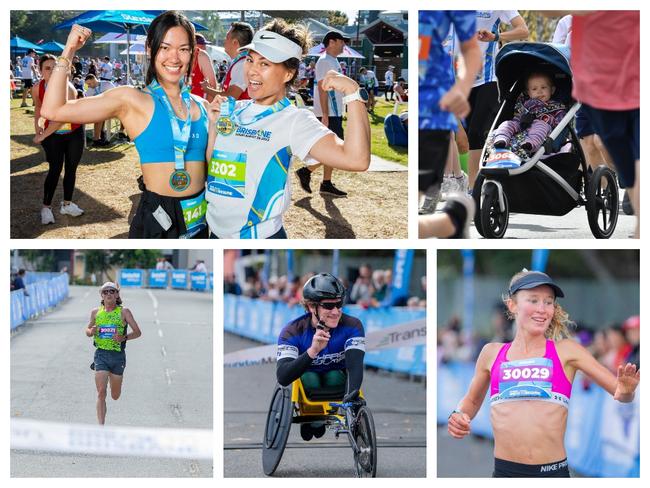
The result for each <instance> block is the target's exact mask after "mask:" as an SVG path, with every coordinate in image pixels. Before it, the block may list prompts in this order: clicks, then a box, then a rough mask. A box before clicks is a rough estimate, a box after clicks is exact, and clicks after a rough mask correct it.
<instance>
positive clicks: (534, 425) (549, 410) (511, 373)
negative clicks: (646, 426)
mask: <svg viewBox="0 0 650 488" xmlns="http://www.w3.org/2000/svg"><path fill="white" fill-rule="evenodd" d="M563 296H564V293H563V292H562V290H561V289H560V287H559V286H558V285H556V284H555V283H554V282H553V280H552V279H551V278H550V277H549V276H548V275H547V274H545V273H540V272H537V271H526V270H524V271H522V272H520V273H517V274H516V275H515V276H513V277H512V279H511V280H510V287H509V292H508V295H507V297H505V299H504V301H505V303H506V306H507V307H508V312H509V314H510V315H511V316H512V317H513V318H514V320H515V324H516V334H515V338H514V340H513V341H512V342H510V343H507V344H502V343H490V344H487V345H485V347H483V350H482V351H481V353H480V355H479V357H478V360H477V363H476V372H475V374H474V378H473V379H472V382H471V384H470V386H469V390H468V392H467V394H466V395H465V396H464V397H463V399H462V400H461V401H460V402H459V404H458V407H457V408H456V410H454V411H453V412H452V413H451V415H450V416H449V420H448V425H447V430H448V432H449V434H450V435H451V436H452V437H454V438H456V439H462V438H463V437H465V436H466V435H467V434H469V433H470V422H471V420H472V419H473V418H474V417H475V416H476V414H477V413H478V411H479V409H480V408H481V404H482V403H483V399H484V398H485V394H486V392H487V390H488V388H489V389H490V405H491V408H490V420H491V422H492V429H493V431H494V457H495V462H494V473H493V477H528V478H532V477H568V476H569V469H568V465H567V459H566V451H565V449H564V434H565V432H566V425H567V416H568V408H569V400H570V398H571V384H572V382H573V378H574V377H575V374H576V371H578V370H580V371H582V372H583V373H584V374H586V375H587V376H589V377H590V378H591V379H592V380H593V381H594V382H596V383H597V384H598V385H600V386H601V387H602V388H604V389H605V390H606V391H608V392H609V393H610V394H611V395H613V397H614V399H616V400H618V401H620V402H631V401H632V400H633V399H634V391H635V390H636V387H637V386H638V384H639V380H640V374H639V371H637V369H636V366H635V365H633V364H630V363H628V364H626V365H619V367H618V371H617V375H616V376H614V375H613V374H612V373H611V372H610V371H609V370H608V369H607V368H605V367H604V366H602V365H601V364H600V363H598V361H596V359H594V358H593V356H592V355H591V353H589V351H587V350H586V349H585V348H584V347H582V346H581V345H580V344H578V343H577V342H576V341H574V340H572V339H570V331H569V326H570V325H571V321H570V320H569V315H568V314H567V313H566V312H565V311H564V310H563V309H562V307H561V306H560V305H559V304H558V303H557V301H556V297H563Z"/></svg>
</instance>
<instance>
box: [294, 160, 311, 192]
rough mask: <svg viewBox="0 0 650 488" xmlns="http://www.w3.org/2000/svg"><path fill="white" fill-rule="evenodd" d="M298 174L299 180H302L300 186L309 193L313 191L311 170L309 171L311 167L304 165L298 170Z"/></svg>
mask: <svg viewBox="0 0 650 488" xmlns="http://www.w3.org/2000/svg"><path fill="white" fill-rule="evenodd" d="M296 175H297V176H298V180H300V186H301V187H302V189H303V190H305V191H306V192H307V193H311V171H309V168H308V167H307V166H303V167H302V168H300V169H298V170H296Z"/></svg>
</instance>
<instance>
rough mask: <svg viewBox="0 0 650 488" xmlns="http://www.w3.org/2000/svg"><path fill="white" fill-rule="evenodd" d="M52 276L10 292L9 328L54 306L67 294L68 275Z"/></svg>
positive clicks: (57, 274) (12, 328) (13, 327)
mask: <svg viewBox="0 0 650 488" xmlns="http://www.w3.org/2000/svg"><path fill="white" fill-rule="evenodd" d="M53 276H54V277H52V278H49V279H44V280H41V281H37V282H35V283H31V284H29V285H27V286H26V287H25V289H24V290H23V289H21V290H15V291H12V292H11V298H10V300H11V304H10V309H11V323H10V326H11V330H14V329H15V328H16V327H18V326H19V325H21V324H23V323H24V322H25V321H27V320H29V319H31V318H34V317H36V316H38V315H40V314H42V313H43V312H45V311H46V310H48V309H50V308H52V307H54V306H56V305H57V304H58V303H59V302H61V300H63V299H64V298H66V297H67V296H68V291H69V289H68V280H69V278H68V275H67V274H60V273H56V274H54V275H53ZM25 290H26V291H27V294H25Z"/></svg>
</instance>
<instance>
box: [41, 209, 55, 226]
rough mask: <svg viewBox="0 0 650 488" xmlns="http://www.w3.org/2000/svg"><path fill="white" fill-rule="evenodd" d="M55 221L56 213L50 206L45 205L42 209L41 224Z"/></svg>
mask: <svg viewBox="0 0 650 488" xmlns="http://www.w3.org/2000/svg"><path fill="white" fill-rule="evenodd" d="M53 223H54V214H53V213H52V209H51V208H50V207H43V208H42V209H41V224H43V225H47V224H53Z"/></svg>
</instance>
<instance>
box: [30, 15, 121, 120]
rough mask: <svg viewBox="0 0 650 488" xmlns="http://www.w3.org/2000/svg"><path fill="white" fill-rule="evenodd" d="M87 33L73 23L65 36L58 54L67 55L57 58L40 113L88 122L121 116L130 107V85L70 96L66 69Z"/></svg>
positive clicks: (51, 117) (84, 40)
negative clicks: (78, 96) (86, 94)
mask: <svg viewBox="0 0 650 488" xmlns="http://www.w3.org/2000/svg"><path fill="white" fill-rule="evenodd" d="M88 37H90V30H89V29H86V28H85V27H81V26H78V25H74V26H73V27H72V30H71V31H70V35H69V36H68V40H67V42H66V46H65V48H64V49H63V53H62V55H61V57H62V58H65V59H67V60H68V61H67V62H66V61H65V60H59V61H57V63H56V65H55V66H54V69H53V70H52V75H51V76H50V81H49V83H48V89H47V92H46V94H45V97H44V100H43V101H42V102H43V104H42V107H41V116H43V117H45V118H46V119H48V120H52V121H56V122H71V123H75V124H87V123H91V122H100V121H102V120H106V119H110V118H112V117H117V118H119V119H120V120H122V119H123V118H124V115H125V113H126V111H127V110H128V107H129V103H128V102H129V100H128V98H127V95H128V93H129V92H130V91H131V90H133V88H131V87H120V88H116V89H114V90H109V91H107V92H106V93H103V94H102V95H99V96H96V97H90V98H82V99H80V100H73V99H69V92H68V89H67V88H68V70H69V68H70V63H71V61H70V60H71V59H72V58H73V57H74V54H75V52H76V51H77V50H78V49H80V48H81V47H82V46H83V45H84V43H85V42H86V40H87V39H88Z"/></svg>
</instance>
